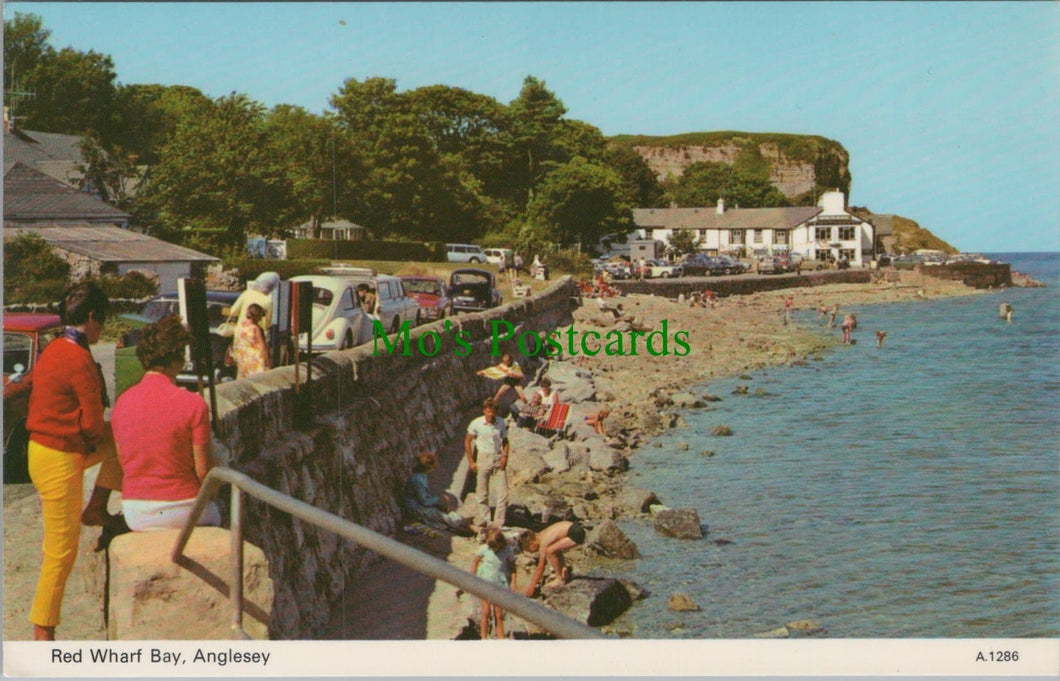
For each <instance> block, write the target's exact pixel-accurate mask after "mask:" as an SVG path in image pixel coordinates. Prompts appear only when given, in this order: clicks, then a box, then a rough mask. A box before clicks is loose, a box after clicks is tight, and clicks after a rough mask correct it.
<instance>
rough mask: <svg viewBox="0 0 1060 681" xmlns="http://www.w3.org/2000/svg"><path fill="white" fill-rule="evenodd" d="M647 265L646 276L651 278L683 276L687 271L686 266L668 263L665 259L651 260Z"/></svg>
mask: <svg viewBox="0 0 1060 681" xmlns="http://www.w3.org/2000/svg"><path fill="white" fill-rule="evenodd" d="M646 267H647V269H648V272H647V275H646V276H648V277H649V278H651V279H655V278H662V279H669V278H670V277H680V276H683V275H684V273H685V268H684V266H682V265H679V264H678V265H675V264H673V263H668V262H666V261H664V260H649V261H648V262H647V263H646Z"/></svg>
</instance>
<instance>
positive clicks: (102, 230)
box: [4, 224, 220, 262]
mask: <svg viewBox="0 0 1060 681" xmlns="http://www.w3.org/2000/svg"><path fill="white" fill-rule="evenodd" d="M26 232H30V233H33V234H38V235H40V236H41V238H43V239H44V240H45V241H47V242H48V243H49V244H51V245H52V246H55V247H56V248H61V249H63V250H66V251H70V252H72V253H77V254H78V255H83V256H86V257H89V258H92V259H93V260H98V261H100V262H213V261H216V260H219V259H220V258H216V257H214V256H212V255H206V254H205V253H200V252H198V251H194V250H192V249H190V248H185V247H183V246H178V245H176V244H171V243H169V242H168V241H162V240H161V239H156V238H155V237H153V236H148V235H146V234H140V233H139V232H131V231H129V230H127V229H121V228H120V227H111V226H99V225H90V224H84V225H16V224H5V225H4V238H5V239H7V238H12V237H15V236H18V235H19V234H22V233H26Z"/></svg>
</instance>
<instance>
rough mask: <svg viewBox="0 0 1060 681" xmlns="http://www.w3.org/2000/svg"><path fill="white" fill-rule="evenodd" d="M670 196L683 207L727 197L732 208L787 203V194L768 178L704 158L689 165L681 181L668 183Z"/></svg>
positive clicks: (761, 206) (667, 187)
mask: <svg viewBox="0 0 1060 681" xmlns="http://www.w3.org/2000/svg"><path fill="white" fill-rule="evenodd" d="M665 189H666V198H668V199H669V200H671V201H673V202H675V203H677V205H679V206H713V205H714V204H716V203H717V201H718V199H719V198H720V199H725V205H726V206H728V207H730V208H731V207H734V206H737V205H739V206H743V207H744V208H769V207H776V206H786V205H787V199H786V197H785V196H784V195H783V194H782V193H781V192H780V190H778V189H777V188H776V187H774V186H773V184H772V182H770V181H769V179H768V178H765V177H761V176H759V175H758V174H757V173H756V172H755V171H753V170H749V169H737V168H735V167H734V166H730V165H729V164H727V163H715V162H711V161H701V162H698V163H693V164H692V165H690V166H688V167H687V168H685V172H684V173H683V174H682V175H681V177H680V178H678V179H677V180H671V181H670V182H668V183H666V187H665Z"/></svg>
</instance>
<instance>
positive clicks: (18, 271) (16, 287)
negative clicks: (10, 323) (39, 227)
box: [4, 232, 70, 303]
mask: <svg viewBox="0 0 1060 681" xmlns="http://www.w3.org/2000/svg"><path fill="white" fill-rule="evenodd" d="M69 276H70V265H69V263H67V262H66V261H65V260H63V259H62V258H60V257H59V256H58V255H56V254H55V251H54V250H53V249H52V247H51V246H50V245H49V244H48V242H47V241H45V240H44V239H43V238H42V237H41V236H40V235H38V234H33V233H30V232H25V233H23V234H21V235H19V236H18V237H16V238H14V239H12V240H10V241H5V243H4V299H5V300H6V301H7V302H11V303H13V302H28V303H41V302H48V301H51V300H57V299H58V298H59V296H61V295H62V292H63V290H64V289H65V282H66V279H67V278H68V277H69ZM56 282H59V283H58V284H56ZM46 283H47V287H45V288H40V286H41V285H43V284H46ZM55 286H58V294H56V295H53V296H52V297H46V298H44V299H36V300H26V299H25V297H24V296H25V295H28V294H27V293H26V291H29V290H34V291H36V292H37V293H35V294H34V295H50V293H48V292H50V291H51V290H52V289H53V288H54V287H55ZM16 298H20V300H16Z"/></svg>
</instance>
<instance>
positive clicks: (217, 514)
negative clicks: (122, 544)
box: [121, 498, 221, 532]
mask: <svg viewBox="0 0 1060 681" xmlns="http://www.w3.org/2000/svg"><path fill="white" fill-rule="evenodd" d="M194 507H195V499H194V498H192V499H182V500H180V501H150V500H148V499H122V500H121V510H122V513H123V514H125V522H126V523H127V524H128V525H129V529H131V530H132V531H133V532H144V531H150V530H172V529H180V528H182V527H184V524H185V523H187V521H188V517H190V516H191V509H192V508H194ZM197 524H198V525H209V526H212V527H219V526H220V525H221V511H220V509H218V508H217V504H215V503H214V502H212V501H211V502H210V503H208V504H206V508H204V509H203V512H202V515H201V516H199V522H198V523H197Z"/></svg>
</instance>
